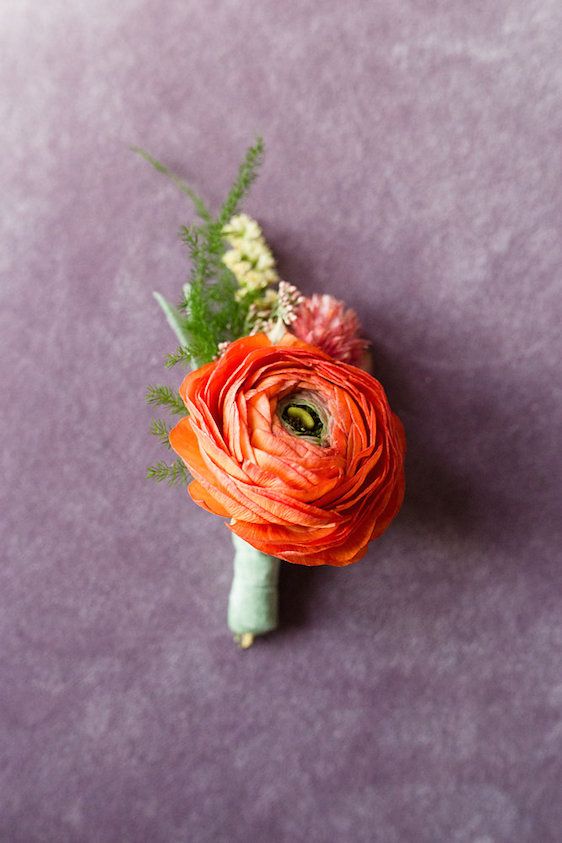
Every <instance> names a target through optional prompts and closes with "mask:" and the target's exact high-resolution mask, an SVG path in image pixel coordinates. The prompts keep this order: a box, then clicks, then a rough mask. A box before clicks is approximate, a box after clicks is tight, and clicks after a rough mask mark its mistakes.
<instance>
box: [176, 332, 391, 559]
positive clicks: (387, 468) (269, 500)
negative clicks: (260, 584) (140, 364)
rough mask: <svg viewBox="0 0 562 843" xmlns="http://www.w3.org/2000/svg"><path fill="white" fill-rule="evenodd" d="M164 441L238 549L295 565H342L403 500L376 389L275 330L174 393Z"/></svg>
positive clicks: (234, 347) (234, 348)
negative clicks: (179, 413)
mask: <svg viewBox="0 0 562 843" xmlns="http://www.w3.org/2000/svg"><path fill="white" fill-rule="evenodd" d="M180 394H181V396H182V398H183V400H184V402H185V405H186V407H187V409H188V411H189V416H187V417H185V418H182V420H181V421H180V422H179V424H177V425H176V426H175V427H174V428H173V429H172V431H171V432H170V443H171V445H172V448H173V449H174V451H176V453H177V454H179V456H180V457H181V458H182V459H183V461H184V462H185V464H186V465H187V467H188V468H189V471H190V472H191V474H192V476H193V478H194V480H193V482H192V483H191V484H190V486H189V493H190V495H191V497H192V498H193V500H194V501H195V502H196V503H197V504H199V506H202V507H203V508H204V509H207V510H209V511H210V512H213V513H215V514H216V515H222V516H225V517H227V518H230V519H231V520H230V523H229V527H230V529H231V530H232V531H233V532H234V533H236V534H237V535H238V536H240V537H241V538H243V539H244V540H245V541H247V542H248V543H249V544H251V545H253V546H254V547H256V548H258V549H259V550H261V551H263V552H264V553H268V554H270V555H271V556H277V557H279V558H281V559H286V560H287V561H288V562H297V563H299V564H301V565H349V564H351V563H352V562H357V561H358V560H359V559H361V557H362V556H363V555H364V554H365V552H366V550H367V545H368V543H369V542H370V541H371V539H374V538H376V537H377V536H379V535H380V534H381V533H382V532H383V531H384V530H385V529H386V528H387V527H388V525H389V524H390V522H391V521H392V519H393V518H394V516H395V515H396V513H397V512H398V510H399V509H400V505H401V503H402V499H403V497H404V451H405V437H404V432H403V428H402V424H401V423H400V420H399V419H398V417H397V416H395V415H394V414H393V413H392V411H391V410H390V407H389V406H388V401H387V398H386V395H385V393H384V390H383V388H382V386H381V385H380V383H379V382H378V381H377V380H375V378H373V377H372V376H371V375H369V374H367V372H364V371H362V370H361V369H358V368H356V367H355V366H349V365H347V364H346V363H341V362H337V361H335V360H333V359H332V358H331V357H329V356H328V355H327V354H324V353H323V352H322V351H320V350H319V349H318V348H315V347H314V346H311V345H308V344H307V343H304V342H301V341H300V340H297V339H296V338H295V337H293V336H291V335H289V334H286V335H285V337H284V339H283V340H281V342H280V343H279V344H272V343H271V341H270V340H269V339H268V338H267V336H266V335H265V334H257V335H255V336H250V337H243V338H242V339H239V340H236V341H235V342H233V343H231V344H230V345H229V346H228V347H227V349H226V351H225V353H224V355H223V356H222V357H221V358H219V359H218V360H216V361H215V362H213V363H208V364H207V365H205V366H202V367H201V368H200V369H197V370H196V371H194V372H191V373H190V374H189V375H187V377H186V378H185V380H184V381H183V383H182V385H181V387H180Z"/></svg>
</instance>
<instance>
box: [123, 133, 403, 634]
mask: <svg viewBox="0 0 562 843" xmlns="http://www.w3.org/2000/svg"><path fill="white" fill-rule="evenodd" d="M136 151H137V152H139V153H140V154H141V155H143V157H144V158H146V159H147V160H148V161H149V162H150V163H151V164H152V165H153V166H155V167H156V169H157V170H159V171H160V172H162V173H164V174H165V175H167V176H169V177H171V178H172V179H173V180H174V181H175V182H176V184H177V185H178V187H179V188H180V189H181V190H183V192H184V193H186V194H187V196H188V197H189V198H190V199H191V201H192V203H193V205H194V208H195V211H196V213H197V215H198V216H199V218H200V221H199V222H198V223H197V224H194V225H191V226H189V227H184V228H182V230H181V236H182V239H183V240H184V242H185V244H186V245H187V247H188V249H189V252H190V255H191V264H192V268H191V277H190V280H189V282H188V283H187V284H185V285H184V287H183V290H182V296H181V301H179V302H178V304H177V305H173V304H171V303H170V302H169V301H167V300H166V299H165V298H164V297H163V296H162V295H161V294H159V293H155V294H154V295H155V297H156V300H157V301H158V303H159V305H160V306H161V308H162V310H163V311H164V314H165V315H166V318H167V320H168V322H169V324H170V326H171V328H172V329H173V331H174V332H175V334H176V337H177V339H178V341H179V347H178V348H177V350H176V351H175V352H173V353H172V354H170V355H168V357H167V359H166V366H168V367H172V366H175V365H176V364H181V363H184V364H187V365H188V366H189V368H190V371H189V372H188V373H187V374H186V375H185V376H184V377H183V379H182V380H181V383H179V388H178V389H174V388H172V387H170V386H167V385H166V386H151V387H149V388H148V393H147V400H148V401H149V403H151V404H155V405H161V406H163V407H165V408H166V409H167V410H169V411H171V413H173V414H176V415H177V416H179V420H178V421H177V423H176V424H175V425H174V426H173V427H171V428H170V427H169V425H168V423H167V422H166V421H164V420H155V421H154V422H153V424H152V432H153V433H154V434H155V435H156V436H158V437H159V439H161V441H162V442H163V443H164V444H165V445H166V446H168V447H169V448H171V450H172V451H173V452H175V454H176V459H175V461H173V462H169V461H162V462H159V463H158V464H157V465H154V466H151V467H150V468H149V469H148V476H149V477H151V478H154V479H156V480H159V481H161V480H167V481H168V482H170V483H181V484H182V485H185V486H187V489H188V492H189V494H190V496H191V498H192V500H193V501H194V502H195V503H196V504H197V505H198V506H200V507H202V508H203V509H205V510H207V511H208V512H210V513H213V514H214V515H217V516H219V517H221V518H223V519H226V520H225V523H226V526H227V527H228V528H229V530H230V532H231V534H232V539H233V542H234V548H235V554H234V578H233V583H232V588H231V592H230V598H229V606H228V624H229V627H230V629H231V631H232V633H233V634H234V637H235V640H236V641H237V642H238V643H239V644H240V646H241V647H243V648H247V647H249V646H250V645H251V644H252V643H253V641H254V639H255V637H256V636H258V635H263V634H264V633H266V632H270V631H272V630H273V629H275V628H276V627H277V622H278V611H277V603H278V600H277V581H278V574H279V566H280V560H284V561H286V562H289V563H293V564H297V565H335V566H344V565H350V564H352V563H354V562H358V561H359V560H360V559H361V558H362V557H363V556H364V554H365V553H366V551H367V547H368V545H369V542H371V541H372V540H373V539H375V538H377V537H378V536H380V535H381V533H382V532H383V531H384V530H386V528H387V527H388V525H389V524H390V522H391V521H392V519H393V518H394V517H395V515H396V514H397V512H398V510H399V509H400V506H401V504H402V499H403V496H404V452H405V437H404V432H403V428H402V425H401V423H400V421H399V419H398V417H397V416H396V415H395V414H394V413H393V412H392V411H391V409H390V407H389V404H388V400H387V397H386V395H385V392H384V389H383V387H382V386H381V384H380V383H379V382H378V381H377V380H376V379H375V378H374V377H373V376H372V375H371V374H369V372H368V371H367V370H366V369H367V368H368V366H367V361H368V343H367V342H366V341H365V340H364V339H363V338H362V337H361V335H360V326H359V323H358V319H357V316H356V314H355V313H354V312H353V311H352V310H350V309H349V308H347V307H346V306H345V305H344V304H343V303H342V302H340V301H338V300H336V299H334V298H333V297H332V296H329V295H326V294H321V293H315V294H313V295H311V296H310V297H306V296H305V295H304V294H303V293H302V292H301V291H299V290H298V289H297V288H296V286H294V285H293V284H289V283H287V282H286V281H284V280H282V279H281V278H280V277H279V274H278V272H277V268H276V263H275V259H274V256H273V254H272V251H271V249H270V247H269V246H268V244H267V242H266V240H265V238H264V235H263V232H262V230H261V228H260V226H259V224H258V223H257V222H256V220H254V219H251V218H250V217H249V216H248V215H247V214H245V213H243V212H242V210H241V203H242V201H243V199H244V197H245V196H246V195H247V193H248V191H249V188H250V187H251V184H252V182H253V181H254V179H255V177H256V174H257V171H258V168H259V165H260V163H261V160H262V156H263V143H262V141H261V139H258V141H257V142H256V144H255V145H254V146H252V147H251V148H250V149H249V150H248V152H247V154H246V156H245V159H244V161H243V163H242V165H241V166H240V169H239V172H238V176H237V178H236V180H235V182H234V184H233V186H232V188H231V190H230V192H229V193H228V196H227V198H226V200H225V202H224V203H223V205H222V207H221V208H220V209H219V211H218V213H217V214H213V213H211V211H210V210H209V209H208V208H207V206H206V204H205V202H204V201H203V200H202V199H201V198H200V197H199V196H198V195H197V194H196V193H195V192H194V191H193V190H192V189H191V188H190V187H188V186H187V185H186V184H184V183H183V182H182V181H181V180H180V179H178V178H177V177H176V176H175V175H174V174H173V173H171V172H170V171H169V170H168V169H167V168H166V167H164V166H163V165H162V164H160V163H159V162H158V161H156V160H155V159H153V158H152V157H151V156H150V155H148V154H147V153H146V152H144V151H142V150H139V149H137V150H136Z"/></svg>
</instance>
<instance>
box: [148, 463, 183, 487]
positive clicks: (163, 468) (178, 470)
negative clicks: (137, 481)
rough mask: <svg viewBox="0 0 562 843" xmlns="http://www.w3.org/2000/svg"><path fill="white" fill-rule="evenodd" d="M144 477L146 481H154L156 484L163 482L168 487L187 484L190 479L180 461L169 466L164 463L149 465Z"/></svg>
mask: <svg viewBox="0 0 562 843" xmlns="http://www.w3.org/2000/svg"><path fill="white" fill-rule="evenodd" d="M146 476H147V479H149V480H156V482H157V483H162V481H163V480H165V481H166V482H167V483H168V485H170V486H174V485H175V484H176V483H179V482H182V483H188V482H189V481H190V479H191V478H190V476H189V473H188V471H187V469H186V467H185V465H184V463H183V462H182V461H181V460H180V459H177V460H176V461H175V462H174V463H172V464H171V465H169V464H168V463H165V462H159V463H156V465H151V466H149V467H148V469H147V471H146Z"/></svg>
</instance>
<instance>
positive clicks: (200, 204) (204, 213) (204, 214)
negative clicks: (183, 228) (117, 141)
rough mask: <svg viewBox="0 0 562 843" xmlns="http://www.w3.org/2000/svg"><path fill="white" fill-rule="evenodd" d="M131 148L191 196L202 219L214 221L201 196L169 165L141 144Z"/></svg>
mask: <svg viewBox="0 0 562 843" xmlns="http://www.w3.org/2000/svg"><path fill="white" fill-rule="evenodd" d="M131 150H132V151H133V152H136V153H137V155H140V156H141V158H144V160H145V161H148V163H149V164H150V165H151V166H152V167H154V169H155V170H157V171H158V172H159V173H162V175H164V176H166V178H169V179H170V181H172V182H173V183H174V184H175V185H176V187H178V188H179V189H180V190H181V192H182V193H185V195H186V196H189V198H190V199H191V201H192V202H193V207H194V208H195V210H196V211H197V213H198V215H199V216H200V217H201V219H202V220H204V221H205V222H212V220H213V217H212V214H211V212H210V211H209V209H208V208H207V206H206V205H205V203H204V201H203V200H202V199H201V197H200V196H199V195H198V194H197V193H195V191H194V190H192V189H191V188H190V187H189V185H187V184H186V183H185V182H184V181H183V180H182V179H180V177H179V176H176V174H175V173H174V172H172V170H170V168H169V167H166V166H165V164H162V163H160V161H157V160H156V158H153V157H152V155H151V154H150V153H149V152H147V151H146V150H145V149H142V148H141V147H140V146H132V147H131Z"/></svg>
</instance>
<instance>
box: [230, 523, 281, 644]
mask: <svg viewBox="0 0 562 843" xmlns="http://www.w3.org/2000/svg"><path fill="white" fill-rule="evenodd" d="M232 541H233V544H234V551H235V553H234V578H233V580H232V587H231V589H230V597H229V600H228V626H229V628H230V630H231V632H233V633H234V640H235V641H236V643H237V644H238V645H239V646H240V648H241V649H243V650H247V649H248V648H249V647H251V646H252V644H253V643H254V639H255V638H256V637H257V636H258V635H265V633H266V632H271V631H272V630H274V629H276V628H277V623H278V602H279V601H278V591H277V584H278V581H279V564H280V563H279V559H275V557H273V556H268V555H267V554H265V553H261V552H260V551H259V550H256V549H255V548H254V547H251V545H249V544H248V543H247V542H245V541H244V540H243V539H240V538H239V537H238V536H236V535H233V536H232Z"/></svg>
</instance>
